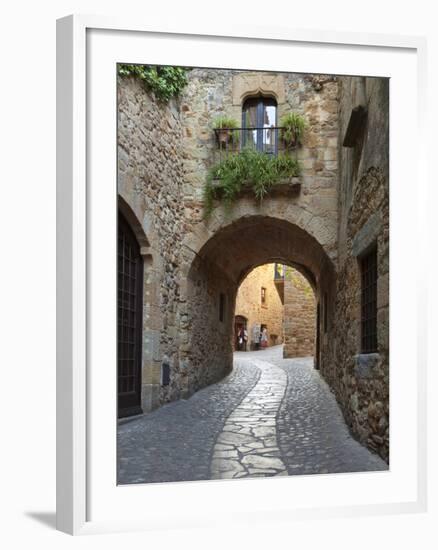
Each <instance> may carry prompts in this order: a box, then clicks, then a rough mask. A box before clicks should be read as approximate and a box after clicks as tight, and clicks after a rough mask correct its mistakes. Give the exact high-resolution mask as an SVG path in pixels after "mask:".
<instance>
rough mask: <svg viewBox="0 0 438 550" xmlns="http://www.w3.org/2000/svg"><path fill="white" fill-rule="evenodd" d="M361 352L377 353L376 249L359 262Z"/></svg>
mask: <svg viewBox="0 0 438 550" xmlns="http://www.w3.org/2000/svg"><path fill="white" fill-rule="evenodd" d="M360 267H361V282H362V289H361V294H362V300H361V351H362V353H373V352H376V351H377V248H376V247H375V248H373V250H371V251H370V252H368V253H367V254H366V255H365V256H364V257H363V258H362V259H361V260H360Z"/></svg>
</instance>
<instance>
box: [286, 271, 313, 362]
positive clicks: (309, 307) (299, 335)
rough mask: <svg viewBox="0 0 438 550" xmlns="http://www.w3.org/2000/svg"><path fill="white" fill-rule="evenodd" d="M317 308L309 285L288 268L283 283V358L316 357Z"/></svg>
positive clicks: (303, 278) (304, 279) (299, 275)
mask: <svg viewBox="0 0 438 550" xmlns="http://www.w3.org/2000/svg"><path fill="white" fill-rule="evenodd" d="M315 335H316V304H315V295H314V292H313V289H312V287H311V286H310V284H309V282H308V281H307V279H306V278H305V277H303V275H301V273H299V272H298V271H297V270H296V269H291V268H287V270H286V274H285V280H284V348H283V356H284V357H311V356H314V355H315Z"/></svg>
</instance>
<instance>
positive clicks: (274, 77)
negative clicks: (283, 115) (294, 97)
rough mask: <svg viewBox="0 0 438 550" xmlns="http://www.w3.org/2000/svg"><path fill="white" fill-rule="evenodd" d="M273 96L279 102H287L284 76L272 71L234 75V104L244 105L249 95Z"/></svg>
mask: <svg viewBox="0 0 438 550" xmlns="http://www.w3.org/2000/svg"><path fill="white" fill-rule="evenodd" d="M259 94H260V95H265V96H273V97H275V99H276V100H277V104H281V103H284V102H285V91H284V77H283V75H279V74H270V73H241V74H238V75H236V76H234V77H233V105H242V103H243V102H244V101H245V99H246V98H247V97H250V96H256V95H259Z"/></svg>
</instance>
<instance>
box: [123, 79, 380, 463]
mask: <svg viewBox="0 0 438 550" xmlns="http://www.w3.org/2000/svg"><path fill="white" fill-rule="evenodd" d="M358 89H360V90H359V91H360V93H359V92H358ZM387 94H388V89H387V82H386V81H383V80H382V79H372V78H367V79H366V80H365V82H363V81H361V80H360V79H350V78H346V77H331V76H318V77H314V76H311V75H301V74H283V73H262V72H251V73H249V72H245V71H235V70H214V69H192V70H190V71H189V72H188V85H187V86H186V88H185V89H184V91H183V92H182V94H181V96H180V97H179V98H178V99H173V100H170V101H169V102H167V103H163V102H160V101H158V100H157V99H156V98H155V97H154V95H153V93H150V92H148V91H146V90H145V88H144V87H143V85H142V84H141V82H139V81H137V80H136V79H135V78H133V77H126V78H120V79H119V82H118V116H119V125H118V195H119V213H120V216H121V217H122V218H123V220H124V223H126V225H128V226H129V227H130V228H131V230H132V234H133V235H134V237H133V239H134V240H135V241H136V243H137V245H138V247H137V248H138V250H137V248H136V246H134V245H133V246H132V247H131V249H130V251H129V254H131V255H133V257H135V258H136V261H137V262H138V264H139V265H141V270H142V278H141V281H140V278H139V281H140V283H141V291H139V292H140V303H141V306H142V307H141V312H140V317H139V319H140V320H139V321H138V322H137V324H136V325H135V324H134V325H132V326H133V327H134V328H133V329H132V330H136V329H135V327H137V326H139V327H140V329H141V330H140V333H141V338H140V343H139V344H137V346H136V348H135V350H134V351H133V352H132V353H134V352H135V354H137V353H138V357H139V361H140V365H141V367H140V369H139V371H138V373H139V374H138V377H137V378H136V376H137V375H136V374H132V373H131V371H130V370H129V369H131V366H127V367H126V369H127V370H126V373H125V374H124V377H125V378H126V380H128V378H129V380H131V379H132V380H131V381H133V383H134V382H135V383H137V386H139V388H140V391H139V393H138V396H139V397H138V407H137V410H138V408H141V410H143V411H144V412H146V411H150V410H152V409H154V408H155V407H157V406H159V405H161V404H163V403H165V402H167V401H170V400H174V399H179V398H181V397H186V396H188V395H190V394H192V393H193V392H195V391H197V390H198V389H200V388H202V387H203V386H205V385H207V384H210V383H212V382H215V381H218V380H220V379H221V378H222V377H223V376H225V375H226V374H227V373H228V372H230V370H231V369H232V352H233V332H234V318H235V304H236V296H237V291H238V288H239V286H240V284H241V282H242V281H243V280H244V278H245V277H246V276H247V274H248V273H250V271H251V270H252V269H254V267H257V266H259V265H262V264H266V263H272V262H282V263H284V264H286V265H289V266H292V267H294V268H295V269H296V270H297V271H298V272H299V273H301V274H302V275H303V276H304V277H305V279H306V280H307V281H308V282H309V284H310V285H311V287H312V289H313V292H314V300H315V303H316V306H317V307H316V312H317V313H316V322H315V324H316V342H315V347H316V351H315V356H316V364H317V366H318V367H319V368H320V370H321V374H322V375H323V376H324V378H325V379H326V380H327V381H328V383H329V384H330V385H331V387H332V388H333V390H334V391H335V393H336V396H337V398H338V400H339V402H340V404H341V406H342V409H343V411H344V414H345V417H346V419H347V421H348V422H349V425H350V427H351V430H352V432H353V433H354V434H355V435H356V436H357V437H358V438H360V439H361V440H362V441H364V442H365V443H366V444H367V445H369V446H370V447H371V448H373V449H375V450H376V451H377V452H379V453H380V454H381V455H382V456H384V457H385V458H387V451H388V443H387V442H388V438H387V423H388V414H387V412H388V332H389V327H388V296H387V286H388V275H387V274H388V224H387V221H388V136H387V128H388V109H387V104H388V97H387ZM249 97H270V98H272V100H273V101H275V103H276V106H277V121H279V120H280V118H281V116H282V114H284V113H287V112H289V111H296V112H299V113H300V114H302V115H303V116H304V117H305V119H306V121H307V128H306V131H305V134H304V139H303V144H302V147H299V148H298V149H297V150H296V151H295V154H296V156H297V158H298V160H299V161H300V164H301V175H300V178H299V182H300V185H299V189H298V190H297V189H294V190H291V191H290V192H286V193H277V192H275V190H274V191H273V192H272V193H270V195H269V196H268V197H265V199H264V200H263V201H262V203H259V202H258V201H256V200H254V198H252V197H250V196H247V195H242V196H241V197H240V198H239V199H238V200H237V201H236V204H235V205H234V207H233V208H232V209H231V211H230V210H228V209H226V208H224V206H223V205H222V204H221V203H220V202H219V203H218V204H217V205H215V209H214V212H213V214H212V216H211V217H210V218H208V219H207V218H206V217H205V215H204V203H203V190H204V185H205V181H206V177H207V171H208V170H209V168H210V167H211V166H212V165H213V164H214V163H215V162H216V160H217V143H216V140H215V136H214V132H213V130H212V123H213V120H214V118H215V117H216V116H218V115H221V114H226V115H228V116H233V117H235V118H237V119H238V120H239V119H240V118H239V117H241V116H242V106H243V102H244V101H245V100H246V99H247V98H249ZM358 98H359V99H358ZM358 102H359V103H360V102H362V103H364V108H365V111H366V114H367V116H366V118H365V122H364V124H365V129H362V131H361V133H360V135H359V137H358V138H357V140H356V141H355V142H354V147H349V148H346V147H343V143H344V141H345V140H344V138H345V133H346V132H347V131H348V128H349V125H350V119H351V114H352V109H353V108H354V107H356V106H357V104H358ZM373 216H374V217H373ZM122 226H123V224H121V225H120V227H122ZM122 237H123V235H122ZM119 238H120V235H119ZM128 240H129V239H128ZM131 240H132V239H131ZM368 241H370V243H369V245H366V244H363V243H364V242H366V243H368ZM376 242H377V260H378V281H377V284H378V292H377V299H378V323H377V325H378V349H377V351H376V352H373V353H372V354H363V353H361V346H360V334H361V326H360V318H359V311H360V303H361V298H360V293H361V281H360V276H359V275H360V261H361V258H362V257H363V254H364V253H366V252H367V250H369V247H370V246H371V247H372V246H375V243H376ZM242 243H245V246H243V245H242ZM125 260H126V258H125ZM125 260H124V259H123V258H122V259H121V261H122V263H123V261H125ZM125 263H126V262H125ZM128 263H129V262H128ZM123 265H125V264H123ZM130 277H131V275H130V274H129V273H127V274H126V273H125V278H126V280H127V281H128V282H129V280H130ZM131 278H132V277H131ZM140 283H139V285H140ZM122 294H123V293H122ZM122 294H119V295H122ZM125 294H126V296H125V299H124V300H125V301H123V300H121V301H120V304H121V306H120V307H121V308H122V309H123V307H125V306H126V303H127V301H128V298H129V296H130V295H131V294H130V293H129V292H128V291H126V292H125ZM124 304H125V305H124ZM133 307H134V306H133ZM125 310H126V311H127V315H128V314H129V315H131V313H132V314H134V311H130V310H129V308H128V307H127V306H126V307H125ZM129 315H128V317H126V318H127V319H128V318H130V317H129ZM123 319H125V317H123ZM324 321H325V323H324ZM124 322H125V321H123V323H124ZM123 323H122V325H121V328H120V327H119V328H120V331H121V332H120V333H123V331H124V330H125V327H124V325H123ZM126 323H127V326H128V325H129V323H128V321H126ZM124 345H125V344H123V345H122V346H120V345H119V349H121V350H122V352H123V353H124V351H123V350H124V349H125V348H124V347H123V346H124ZM128 348H129V346H127V350H128V351H127V352H126V353H128V352H129V349H128ZM129 353H131V352H129ZM122 360H123V361H126V365H131V363H130V361H131V360H132V357H131V355H129V354H128V355H127V356H126V357H122ZM131 362H132V361H131ZM132 364H133V363H132ZM136 372H137V371H136ZM134 379H135V380H134ZM126 383H127V382H126ZM134 385H135V384H134ZM137 389H138V388H137ZM128 413H129V411H128ZM128 413H127V414H128Z"/></svg>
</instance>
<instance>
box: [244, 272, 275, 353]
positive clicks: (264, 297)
mask: <svg viewBox="0 0 438 550" xmlns="http://www.w3.org/2000/svg"><path fill="white" fill-rule="evenodd" d="M274 275H275V264H265V265H261V266H259V267H256V268H255V269H253V271H251V273H249V274H248V275H247V277H246V278H245V279H244V281H243V282H242V284H241V285H240V287H239V291H238V293H237V297H236V307H235V316H236V317H241V318H242V319H244V320H246V330H247V332H248V344H247V350H250V349H257V347H258V344H259V333H260V328H261V327H262V326H264V327H266V330H267V334H268V346H273V345H276V344H281V343H282V342H283V303H282V300H281V298H280V295H279V292H278V290H277V288H276V286H275V281H274Z"/></svg>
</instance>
